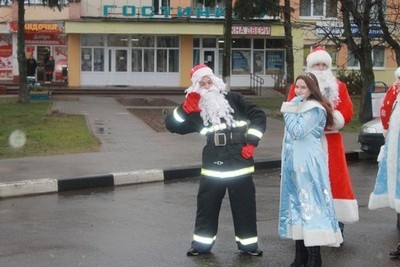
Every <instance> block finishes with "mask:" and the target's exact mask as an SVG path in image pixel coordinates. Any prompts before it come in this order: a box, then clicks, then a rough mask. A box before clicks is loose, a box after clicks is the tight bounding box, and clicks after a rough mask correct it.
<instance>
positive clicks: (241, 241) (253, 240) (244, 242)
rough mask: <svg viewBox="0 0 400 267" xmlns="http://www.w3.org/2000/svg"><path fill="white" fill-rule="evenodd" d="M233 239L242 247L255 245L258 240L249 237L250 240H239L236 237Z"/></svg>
mask: <svg viewBox="0 0 400 267" xmlns="http://www.w3.org/2000/svg"><path fill="white" fill-rule="evenodd" d="M235 239H236V242H239V243H240V244H242V245H244V246H247V245H250V244H255V243H257V242H258V238H257V237H250V238H243V239H240V238H239V237H237V236H236V237H235Z"/></svg>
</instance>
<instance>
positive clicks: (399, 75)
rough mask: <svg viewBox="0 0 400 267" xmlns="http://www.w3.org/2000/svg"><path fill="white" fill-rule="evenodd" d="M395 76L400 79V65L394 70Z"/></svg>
mask: <svg viewBox="0 0 400 267" xmlns="http://www.w3.org/2000/svg"><path fill="white" fill-rule="evenodd" d="M394 78H395V79H396V80H399V79H400V67H399V68H397V70H396V71H395V72H394Z"/></svg>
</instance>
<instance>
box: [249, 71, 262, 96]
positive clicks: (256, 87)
mask: <svg viewBox="0 0 400 267" xmlns="http://www.w3.org/2000/svg"><path fill="white" fill-rule="evenodd" d="M263 84H264V79H263V78H261V77H260V76H258V75H257V74H255V73H250V90H251V91H252V92H253V93H254V94H256V95H261V89H262V85H263Z"/></svg>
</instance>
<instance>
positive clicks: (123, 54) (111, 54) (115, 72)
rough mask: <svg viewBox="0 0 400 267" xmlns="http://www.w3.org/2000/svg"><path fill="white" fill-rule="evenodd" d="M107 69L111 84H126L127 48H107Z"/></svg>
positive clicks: (127, 82)
mask: <svg viewBox="0 0 400 267" xmlns="http://www.w3.org/2000/svg"><path fill="white" fill-rule="evenodd" d="M108 59H109V64H108V71H109V73H110V75H111V80H112V84H113V85H128V84H129V75H128V66H129V65H128V50H127V49H122V48H110V49H109V50H108Z"/></svg>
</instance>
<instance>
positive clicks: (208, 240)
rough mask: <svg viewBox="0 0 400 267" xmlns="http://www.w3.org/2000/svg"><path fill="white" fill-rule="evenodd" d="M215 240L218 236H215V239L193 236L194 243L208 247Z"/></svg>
mask: <svg viewBox="0 0 400 267" xmlns="http://www.w3.org/2000/svg"><path fill="white" fill-rule="evenodd" d="M215 239H217V237H216V236H214V237H213V238H211V237H203V236H199V235H196V234H194V235H193V241H196V242H199V243H203V244H207V245H211V244H212V243H213V242H214V241H215Z"/></svg>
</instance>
